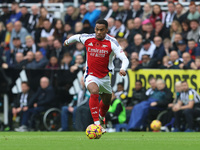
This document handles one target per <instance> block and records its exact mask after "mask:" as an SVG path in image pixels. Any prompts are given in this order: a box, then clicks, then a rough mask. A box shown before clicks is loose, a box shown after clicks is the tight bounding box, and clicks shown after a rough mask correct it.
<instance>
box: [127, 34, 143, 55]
mask: <svg viewBox="0 0 200 150" xmlns="http://www.w3.org/2000/svg"><path fill="white" fill-rule="evenodd" d="M133 41H134V43H131V44H130V46H129V47H130V49H129V50H130V51H127V52H128V53H129V54H131V53H132V52H137V53H139V52H140V50H141V48H142V35H141V34H139V33H138V34H136V35H135V36H134V40H133Z"/></svg>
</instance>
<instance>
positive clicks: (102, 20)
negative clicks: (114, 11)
mask: <svg viewBox="0 0 200 150" xmlns="http://www.w3.org/2000/svg"><path fill="white" fill-rule="evenodd" d="M96 24H104V25H105V26H106V28H108V22H107V21H106V20H104V19H99V20H97V21H96Z"/></svg>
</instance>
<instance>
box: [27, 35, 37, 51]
mask: <svg viewBox="0 0 200 150" xmlns="http://www.w3.org/2000/svg"><path fill="white" fill-rule="evenodd" d="M25 40H26V46H25V51H26V52H28V51H32V52H33V53H35V52H36V51H37V46H36V44H35V41H34V39H33V37H32V36H30V35H28V36H26V39H25Z"/></svg>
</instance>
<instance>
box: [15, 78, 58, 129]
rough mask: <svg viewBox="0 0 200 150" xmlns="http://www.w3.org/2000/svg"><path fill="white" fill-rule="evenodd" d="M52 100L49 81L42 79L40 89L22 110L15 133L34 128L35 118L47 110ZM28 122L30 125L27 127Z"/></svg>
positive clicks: (52, 94) (53, 94)
mask: <svg viewBox="0 0 200 150" xmlns="http://www.w3.org/2000/svg"><path fill="white" fill-rule="evenodd" d="M54 98H55V93H54V89H53V87H52V86H51V85H50V83H49V79H48V78H47V77H42V78H41V79H40V87H39V88H38V89H37V92H36V93H35V94H34V95H33V96H32V97H31V99H30V101H29V103H28V106H27V107H25V108H24V113H23V118H22V123H21V126H20V127H19V128H16V129H15V131H18V132H25V131H28V130H29V129H33V128H35V126H34V120H35V117H36V116H37V115H38V114H39V113H41V112H43V111H45V110H47V109H48V108H49V107H50V106H51V104H52V102H53V100H54ZM29 120H30V125H28V121H29ZM28 127H29V128H28Z"/></svg>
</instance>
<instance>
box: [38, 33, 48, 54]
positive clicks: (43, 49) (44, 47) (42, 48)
mask: <svg viewBox="0 0 200 150" xmlns="http://www.w3.org/2000/svg"><path fill="white" fill-rule="evenodd" d="M38 46H39V47H40V48H39V51H40V52H42V55H43V56H46V54H47V38H46V37H41V38H40V43H38Z"/></svg>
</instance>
